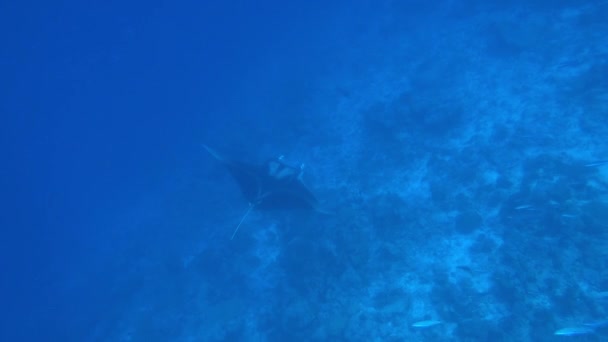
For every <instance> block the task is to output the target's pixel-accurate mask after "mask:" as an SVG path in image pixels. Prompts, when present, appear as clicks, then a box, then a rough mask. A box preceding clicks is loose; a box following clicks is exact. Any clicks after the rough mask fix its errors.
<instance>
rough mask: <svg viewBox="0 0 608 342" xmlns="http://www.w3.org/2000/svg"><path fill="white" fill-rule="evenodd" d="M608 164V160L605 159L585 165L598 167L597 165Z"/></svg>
mask: <svg viewBox="0 0 608 342" xmlns="http://www.w3.org/2000/svg"><path fill="white" fill-rule="evenodd" d="M607 164H608V160H604V161H599V162H595V163H589V164H585V167H596V166H603V165H607Z"/></svg>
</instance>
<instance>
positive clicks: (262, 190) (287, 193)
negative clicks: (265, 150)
mask: <svg viewBox="0 0 608 342" xmlns="http://www.w3.org/2000/svg"><path fill="white" fill-rule="evenodd" d="M203 147H205V149H206V150H207V151H208V152H209V153H210V154H211V155H212V156H213V157H214V158H215V159H217V160H218V161H219V162H220V163H222V164H223V165H224V167H226V168H227V169H228V171H229V172H230V174H231V175H232V177H233V178H234V180H235V181H236V183H237V184H238V186H239V188H240V189H241V192H242V193H243V196H245V199H246V200H247V201H248V202H249V209H248V210H247V212H246V213H245V215H244V216H243V218H242V219H241V222H240V223H239V225H238V226H237V227H236V230H235V231H234V234H232V237H234V235H235V234H236V232H237V230H238V229H239V227H240V225H241V223H243V220H244V219H245V217H247V215H248V214H249V212H250V211H251V210H252V209H254V208H255V209H259V210H288V209H302V210H313V211H320V210H319V203H318V201H317V199H316V198H315V196H314V195H313V194H312V192H311V191H310V190H309V189H308V188H307V187H306V185H304V183H303V182H302V173H303V168H302V167H300V168H297V167H293V166H290V165H287V164H286V163H285V162H283V158H282V157H279V158H273V159H270V160H268V161H266V162H265V163H263V164H262V165H257V164H251V163H246V162H242V161H237V160H233V159H230V158H226V157H224V156H222V155H220V154H218V153H217V152H216V151H214V150H213V149H211V148H210V147H208V146H206V145H203ZM231 239H232V238H231Z"/></svg>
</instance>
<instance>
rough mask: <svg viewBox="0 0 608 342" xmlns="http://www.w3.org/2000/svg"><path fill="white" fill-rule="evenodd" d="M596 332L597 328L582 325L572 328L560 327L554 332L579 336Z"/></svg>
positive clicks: (558, 334)
mask: <svg viewBox="0 0 608 342" xmlns="http://www.w3.org/2000/svg"><path fill="white" fill-rule="evenodd" d="M594 332H595V330H593V329H592V328H591V327H586V326H582V327H571V328H563V329H559V330H557V331H556V332H555V333H554V335H557V336H578V335H587V334H593V333H594Z"/></svg>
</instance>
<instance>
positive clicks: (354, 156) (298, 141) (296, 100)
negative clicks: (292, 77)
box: [90, 1, 608, 341]
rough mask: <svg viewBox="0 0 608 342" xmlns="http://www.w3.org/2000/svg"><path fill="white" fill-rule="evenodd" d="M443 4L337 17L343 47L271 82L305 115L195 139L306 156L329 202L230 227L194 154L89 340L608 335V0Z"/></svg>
mask: <svg viewBox="0 0 608 342" xmlns="http://www.w3.org/2000/svg"><path fill="white" fill-rule="evenodd" d="M447 3H449V2H446V4H445V5H443V7H442V8H439V9H437V8H434V9H432V10H431V9H428V8H424V7H423V8H419V9H417V10H419V11H420V12H421V13H420V16H425V17H426V18H427V19H428V18H430V19H428V20H420V21H419V22H415V23H411V22H402V21H401V20H400V12H399V11H400V10H402V11H406V10H407V11H411V8H408V9H399V8H398V7H395V8H392V9H391V10H386V11H384V12H383V13H382V14H378V15H377V16H376V18H375V19H376V20H377V22H378V24H377V25H374V26H373V28H372V29H365V30H364V29H362V30H361V32H359V35H358V37H357V38H356V39H353V40H352V41H345V40H342V39H341V36H340V35H341V34H343V35H344V36H347V35H352V32H345V33H340V30H339V29H337V30H336V31H335V36H334V37H332V39H335V40H336V41H340V43H337V44H339V49H340V53H339V54H334V57H333V58H328V61H327V62H326V63H325V64H324V65H321V66H319V70H320V71H319V70H318V71H317V72H316V73H315V75H314V79H313V80H308V81H303V79H304V77H302V76H301V78H300V79H299V80H298V81H300V83H298V82H296V81H293V82H292V83H288V82H286V84H284V85H283V86H284V87H289V86H294V84H299V87H301V89H300V94H299V95H298V94H296V95H292V96H291V97H289V98H288V99H287V100H286V99H285V97H284V96H282V95H283V94H282V93H280V92H279V91H277V97H281V98H282V100H281V101H283V102H282V103H281V104H280V105H277V106H279V108H278V109H277V111H278V110H279V109H280V110H283V109H286V108H289V107H290V106H293V107H294V109H295V113H296V114H294V115H293V116H290V115H289V114H286V115H285V116H284V117H277V118H275V119H274V120H269V122H264V123H263V125H264V126H265V127H264V128H258V129H257V132H256V134H257V137H259V136H264V137H268V136H271V138H266V139H267V140H265V141H264V140H263V139H258V140H254V139H255V137H253V138H252V136H253V133H249V134H239V133H238V132H237V133H234V135H233V136H224V137H221V138H220V137H218V138H217V139H211V140H212V141H211V142H209V141H208V139H207V137H203V136H202V137H201V142H203V141H204V142H206V143H214V144H216V145H220V146H217V148H223V149H225V150H226V151H227V152H228V153H233V154H236V153H242V156H243V158H244V159H248V160H254V161H261V160H264V158H266V157H269V156H274V155H278V154H284V155H285V156H286V158H287V159H289V160H291V161H294V162H304V163H305V164H306V175H305V176H306V181H307V183H308V184H309V185H310V187H311V188H312V189H313V191H314V192H315V194H316V195H317V196H318V198H319V199H320V201H321V202H322V205H323V206H324V208H325V209H326V211H328V212H329V214H306V213H287V212H277V213H267V212H257V211H254V212H253V213H252V214H251V215H250V216H249V217H248V218H247V219H246V221H245V223H244V224H243V226H242V227H241V228H240V231H239V233H238V234H237V235H236V237H235V239H234V240H232V241H231V240H230V239H229V237H230V235H231V234H232V230H233V228H234V227H235V226H236V224H237V223H238V222H239V220H240V218H241V215H242V214H243V213H244V212H245V210H246V206H247V204H246V203H245V201H244V200H243V199H242V198H241V197H240V194H239V191H238V188H237V187H236V185H235V184H234V183H233V182H232V180H231V179H230V177H229V176H228V174H227V173H226V172H225V170H223V169H222V168H221V167H220V166H219V165H217V164H216V163H215V162H214V161H213V160H212V158H209V157H208V156H207V155H205V154H203V152H202V151H201V156H202V157H200V156H199V157H197V158H198V159H197V162H196V163H195V165H194V166H193V167H192V169H191V170H183V171H181V174H180V176H179V177H176V180H174V181H173V182H172V183H171V184H170V185H168V186H167V188H168V190H166V191H165V192H164V193H163V194H162V195H158V196H157V197H151V198H150V199H149V200H148V201H146V202H144V203H141V204H139V206H138V208H137V210H134V212H133V213H132V214H129V215H127V217H123V218H121V219H122V222H123V224H124V225H125V226H127V225H128V226H129V227H131V228H130V229H129V230H128V231H129V232H128V233H125V234H130V237H131V241H138V240H137V239H135V238H134V237H135V236H137V235H138V234H141V236H145V237H146V239H142V240H140V241H141V243H134V242H130V243H124V244H123V246H119V247H117V248H122V249H120V250H122V251H123V252H122V253H123V257H122V258H119V259H113V260H112V261H110V262H108V261H104V266H103V267H104V268H105V269H106V271H105V272H107V274H112V275H116V274H121V276H120V277H114V279H117V280H116V281H115V283H113V284H111V286H112V287H113V288H114V289H115V290H113V292H112V295H111V298H106V299H99V300H100V301H104V300H107V301H111V302H112V303H114V304H112V305H110V304H108V309H107V310H106V311H104V316H103V319H101V320H100V321H99V322H96V324H95V325H94V327H92V329H91V331H90V334H91V335H90V336H91V338H92V339H94V340H113V341H554V340H558V339H564V338H568V337H564V336H555V335H554V332H555V331H557V330H558V329H561V328H566V327H580V326H586V325H585V324H591V325H593V330H594V332H593V333H589V334H585V335H583V336H578V337H575V339H576V340H580V341H601V340H608V328H604V327H603V324H602V323H603V322H602V320H604V319H606V318H608V270H607V269H608V268H607V266H608V164H605V165H601V164H600V165H595V164H592V163H597V162H601V161H604V160H607V159H608V143H607V137H608V34H606V33H607V32H608V21H607V20H606V16H605V14H606V13H608V3H607V2H605V1H595V2H587V4H582V2H574V1H570V2H568V1H561V2H559V3H560V5H559V6H551V5H547V6H546V7H543V6H541V5H539V6H538V7H534V6H531V5H526V4H525V3H524V4H521V5H520V6H519V7H517V6H508V9H506V8H505V7H506V6H505V7H503V6H499V5H496V6H485V5H484V2H479V5H478V8H479V11H478V14H475V13H476V12H475V11H473V12H472V13H471V9H470V8H467V9H462V11H461V10H459V9H458V6H457V5H456V4H454V3H450V5H447ZM469 5H470V4H469ZM393 6H395V5H393ZM514 7H516V8H514ZM464 11H466V13H464ZM401 14H402V13H401ZM408 15H410V16H411V15H412V14H411V13H408ZM438 23H441V25H438ZM259 74H263V70H262V71H260V73H259ZM302 83H305V85H302ZM283 91H285V90H283ZM272 98H273V97H272V96H271V95H269V96H268V98H267V99H266V102H267V103H268V104H269V105H268V106H269V107H271V106H272V105H270V103H272V102H271V101H272ZM258 106H259V107H258V108H263V106H262V105H258ZM252 122H255V120H252ZM252 125H255V124H253V123H252ZM285 127H291V128H290V129H289V130H288V129H286V128H285ZM293 127H297V128H293ZM271 132H272V133H271ZM282 135H284V136H282ZM248 138H250V139H252V140H253V142H252V143H249V141H247V139H248ZM239 139H240V140H239ZM281 139H282V140H281ZM260 141H261V142H260ZM277 141H284V143H277ZM254 144H255V145H256V146H254ZM237 151H238V152H237ZM117 241H126V239H122V238H120V237H117ZM116 302H119V303H121V304H119V305H117V304H115V303H116ZM423 320H438V321H441V323H440V324H437V325H434V326H430V327H427V328H415V327H412V324H413V323H415V322H418V321H423Z"/></svg>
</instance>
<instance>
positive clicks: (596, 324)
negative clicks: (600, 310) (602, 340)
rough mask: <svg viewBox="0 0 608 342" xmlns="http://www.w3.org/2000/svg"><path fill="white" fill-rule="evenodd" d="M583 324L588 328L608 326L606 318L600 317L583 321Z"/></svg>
mask: <svg viewBox="0 0 608 342" xmlns="http://www.w3.org/2000/svg"><path fill="white" fill-rule="evenodd" d="M583 325H584V326H586V327H589V328H593V329H597V328H602V327H605V326H608V319H600V320H597V321H593V322H589V323H585V324H583Z"/></svg>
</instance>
